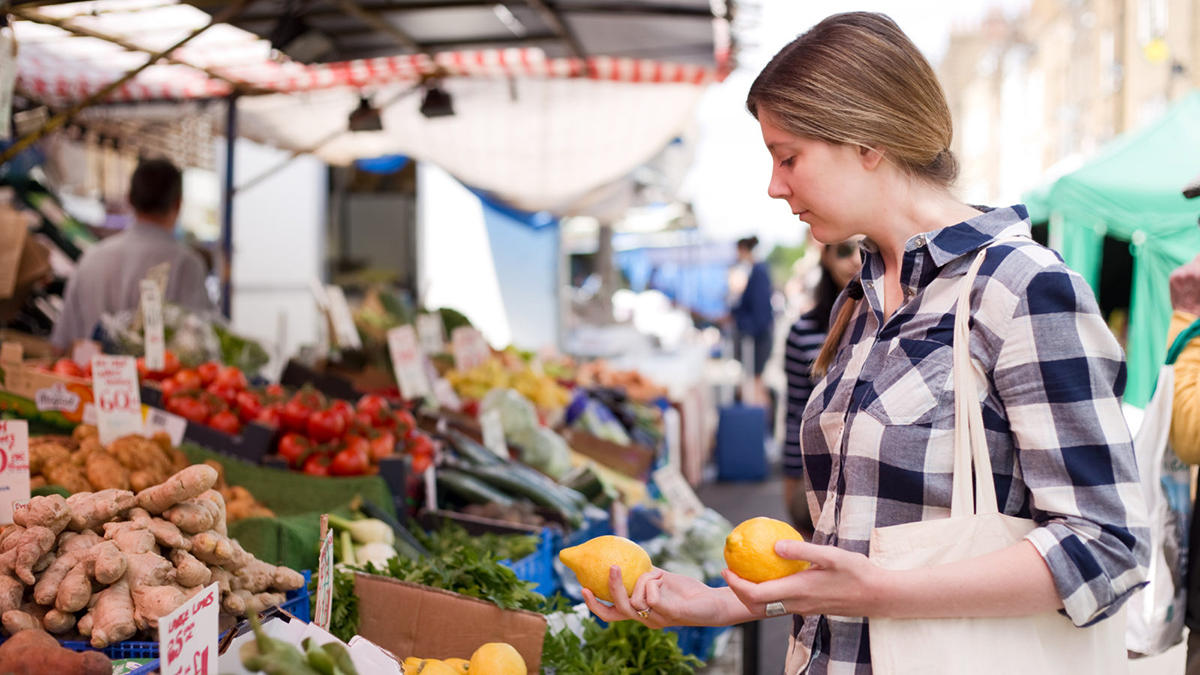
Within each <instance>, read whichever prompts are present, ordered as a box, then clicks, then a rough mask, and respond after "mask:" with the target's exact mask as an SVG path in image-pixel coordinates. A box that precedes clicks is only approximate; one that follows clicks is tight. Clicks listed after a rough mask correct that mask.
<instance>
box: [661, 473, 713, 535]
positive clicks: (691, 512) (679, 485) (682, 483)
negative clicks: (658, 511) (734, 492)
mask: <svg viewBox="0 0 1200 675" xmlns="http://www.w3.org/2000/svg"><path fill="white" fill-rule="evenodd" d="M654 484H655V485H657V486H658V489H659V491H660V492H662V495H663V498H665V499H666V500H667V507H668V508H669V509H670V511H671V514H672V515H673V516H674V517H675V523H674V525H675V531H676V532H682V531H684V530H686V529H687V528H688V526H690V525H691V523H692V521H693V520H695V519H696V518H698V517H699V516H700V514H702V513H704V502H702V501H700V498H699V497H697V496H696V491H695V490H693V489H692V486H691V485H688V482H687V481H686V480H684V478H683V474H681V473H679V469H676V468H675V467H673V466H664V467H663V468H661V469H658V470H657V471H655V472H654Z"/></svg>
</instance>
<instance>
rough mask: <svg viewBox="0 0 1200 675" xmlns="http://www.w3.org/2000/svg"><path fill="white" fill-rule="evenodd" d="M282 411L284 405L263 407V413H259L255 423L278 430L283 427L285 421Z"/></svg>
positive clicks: (277, 404)
mask: <svg viewBox="0 0 1200 675" xmlns="http://www.w3.org/2000/svg"><path fill="white" fill-rule="evenodd" d="M282 410H283V404H282V403H272V404H270V405H265V406H263V409H262V411H261V412H259V413H258V417H256V418H254V421H255V422H258V423H259V424H265V425H267V426H269V427H275V428H276V429H278V428H279V427H281V426H283V419H282V416H281V415H280V412H281V411H282Z"/></svg>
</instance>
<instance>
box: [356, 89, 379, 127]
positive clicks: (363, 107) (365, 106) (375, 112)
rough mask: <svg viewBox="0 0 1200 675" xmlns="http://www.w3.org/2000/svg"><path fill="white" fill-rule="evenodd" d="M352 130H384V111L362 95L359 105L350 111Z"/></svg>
mask: <svg viewBox="0 0 1200 675" xmlns="http://www.w3.org/2000/svg"><path fill="white" fill-rule="evenodd" d="M350 131H383V111H381V110H380V109H379V108H376V107H375V106H374V105H371V101H370V100H368V99H367V97H366V96H360V97H359V99H358V107H357V108H355V109H354V112H352V113H350Z"/></svg>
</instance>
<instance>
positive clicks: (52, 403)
mask: <svg viewBox="0 0 1200 675" xmlns="http://www.w3.org/2000/svg"><path fill="white" fill-rule="evenodd" d="M33 402H34V404H36V405H37V409H38V410H41V411H42V412H47V411H50V410H57V411H59V412H71V413H73V412H75V411H77V410H79V404H81V403H83V397H82V396H80V395H79V393H78V392H75V391H71V390H70V389H67V387H66V385H64V384H63V383H62V382H55V383H54V384H52V385H50V386H49V387H47V388H46V389H38V390H37V394H36V395H35V396H34V399H33Z"/></svg>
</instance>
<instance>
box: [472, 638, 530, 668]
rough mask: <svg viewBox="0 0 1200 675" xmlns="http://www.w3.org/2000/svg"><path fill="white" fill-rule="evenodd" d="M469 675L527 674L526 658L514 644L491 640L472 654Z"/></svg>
mask: <svg viewBox="0 0 1200 675" xmlns="http://www.w3.org/2000/svg"><path fill="white" fill-rule="evenodd" d="M467 673H468V675H526V673H527V671H526V670H525V659H523V658H521V654H520V652H518V651H517V650H516V649H515V648H514V647H513V646H512V645H510V644H507V643H504V642H489V643H487V644H486V645H483V646H482V647H480V648H479V649H476V650H475V653H474V654H472V655H471V663H470V665H469V666H468V667H467Z"/></svg>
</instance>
